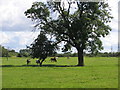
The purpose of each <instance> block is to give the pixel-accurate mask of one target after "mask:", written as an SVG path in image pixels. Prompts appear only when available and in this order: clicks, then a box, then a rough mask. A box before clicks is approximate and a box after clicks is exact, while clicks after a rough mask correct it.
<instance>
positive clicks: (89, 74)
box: [2, 57, 118, 88]
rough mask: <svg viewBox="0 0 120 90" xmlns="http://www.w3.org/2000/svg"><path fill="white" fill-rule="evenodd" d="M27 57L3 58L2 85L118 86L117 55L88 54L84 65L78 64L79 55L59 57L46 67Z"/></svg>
mask: <svg viewBox="0 0 120 90" xmlns="http://www.w3.org/2000/svg"><path fill="white" fill-rule="evenodd" d="M26 59H27V58H16V57H11V58H9V60H8V61H7V59H6V58H2V87H3V88H117V87H118V58H115V57H85V66H84V67H77V66H75V65H77V57H72V58H70V59H67V58H66V57H60V58H58V62H57V63H56V62H50V61H49V58H48V59H47V60H46V62H44V63H43V67H39V66H37V65H36V63H35V60H33V59H32V60H31V63H30V64H29V66H26Z"/></svg>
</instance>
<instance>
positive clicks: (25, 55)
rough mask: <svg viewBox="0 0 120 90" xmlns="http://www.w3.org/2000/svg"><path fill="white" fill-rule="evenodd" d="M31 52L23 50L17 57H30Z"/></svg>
mask: <svg viewBox="0 0 120 90" xmlns="http://www.w3.org/2000/svg"><path fill="white" fill-rule="evenodd" d="M30 53H31V51H30V50H29V49H21V50H20V51H19V53H18V55H17V57H29V56H30Z"/></svg>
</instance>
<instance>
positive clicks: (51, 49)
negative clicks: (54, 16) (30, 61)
mask: <svg viewBox="0 0 120 90" xmlns="http://www.w3.org/2000/svg"><path fill="white" fill-rule="evenodd" d="M28 48H29V49H30V51H31V53H30V54H31V56H32V58H39V60H40V66H41V65H42V62H43V61H44V60H45V59H46V58H47V56H50V55H53V54H55V53H56V49H57V48H58V47H57V45H55V44H54V42H53V41H50V40H48V38H47V37H46V36H45V34H44V33H43V32H41V33H40V35H38V38H37V39H35V41H34V43H32V44H31V46H30V47H28Z"/></svg>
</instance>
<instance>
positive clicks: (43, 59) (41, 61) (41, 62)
mask: <svg viewBox="0 0 120 90" xmlns="http://www.w3.org/2000/svg"><path fill="white" fill-rule="evenodd" d="M43 61H44V59H43V60H42V61H41V62H40V67H41V66H42V63H43Z"/></svg>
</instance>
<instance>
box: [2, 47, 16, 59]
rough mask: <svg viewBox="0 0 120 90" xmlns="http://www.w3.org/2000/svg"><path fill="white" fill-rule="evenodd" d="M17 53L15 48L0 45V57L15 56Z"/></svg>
mask: <svg viewBox="0 0 120 90" xmlns="http://www.w3.org/2000/svg"><path fill="white" fill-rule="evenodd" d="M17 55H18V53H17V52H15V50H9V49H6V48H5V47H4V46H1V45H0V57H11V56H17Z"/></svg>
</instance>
